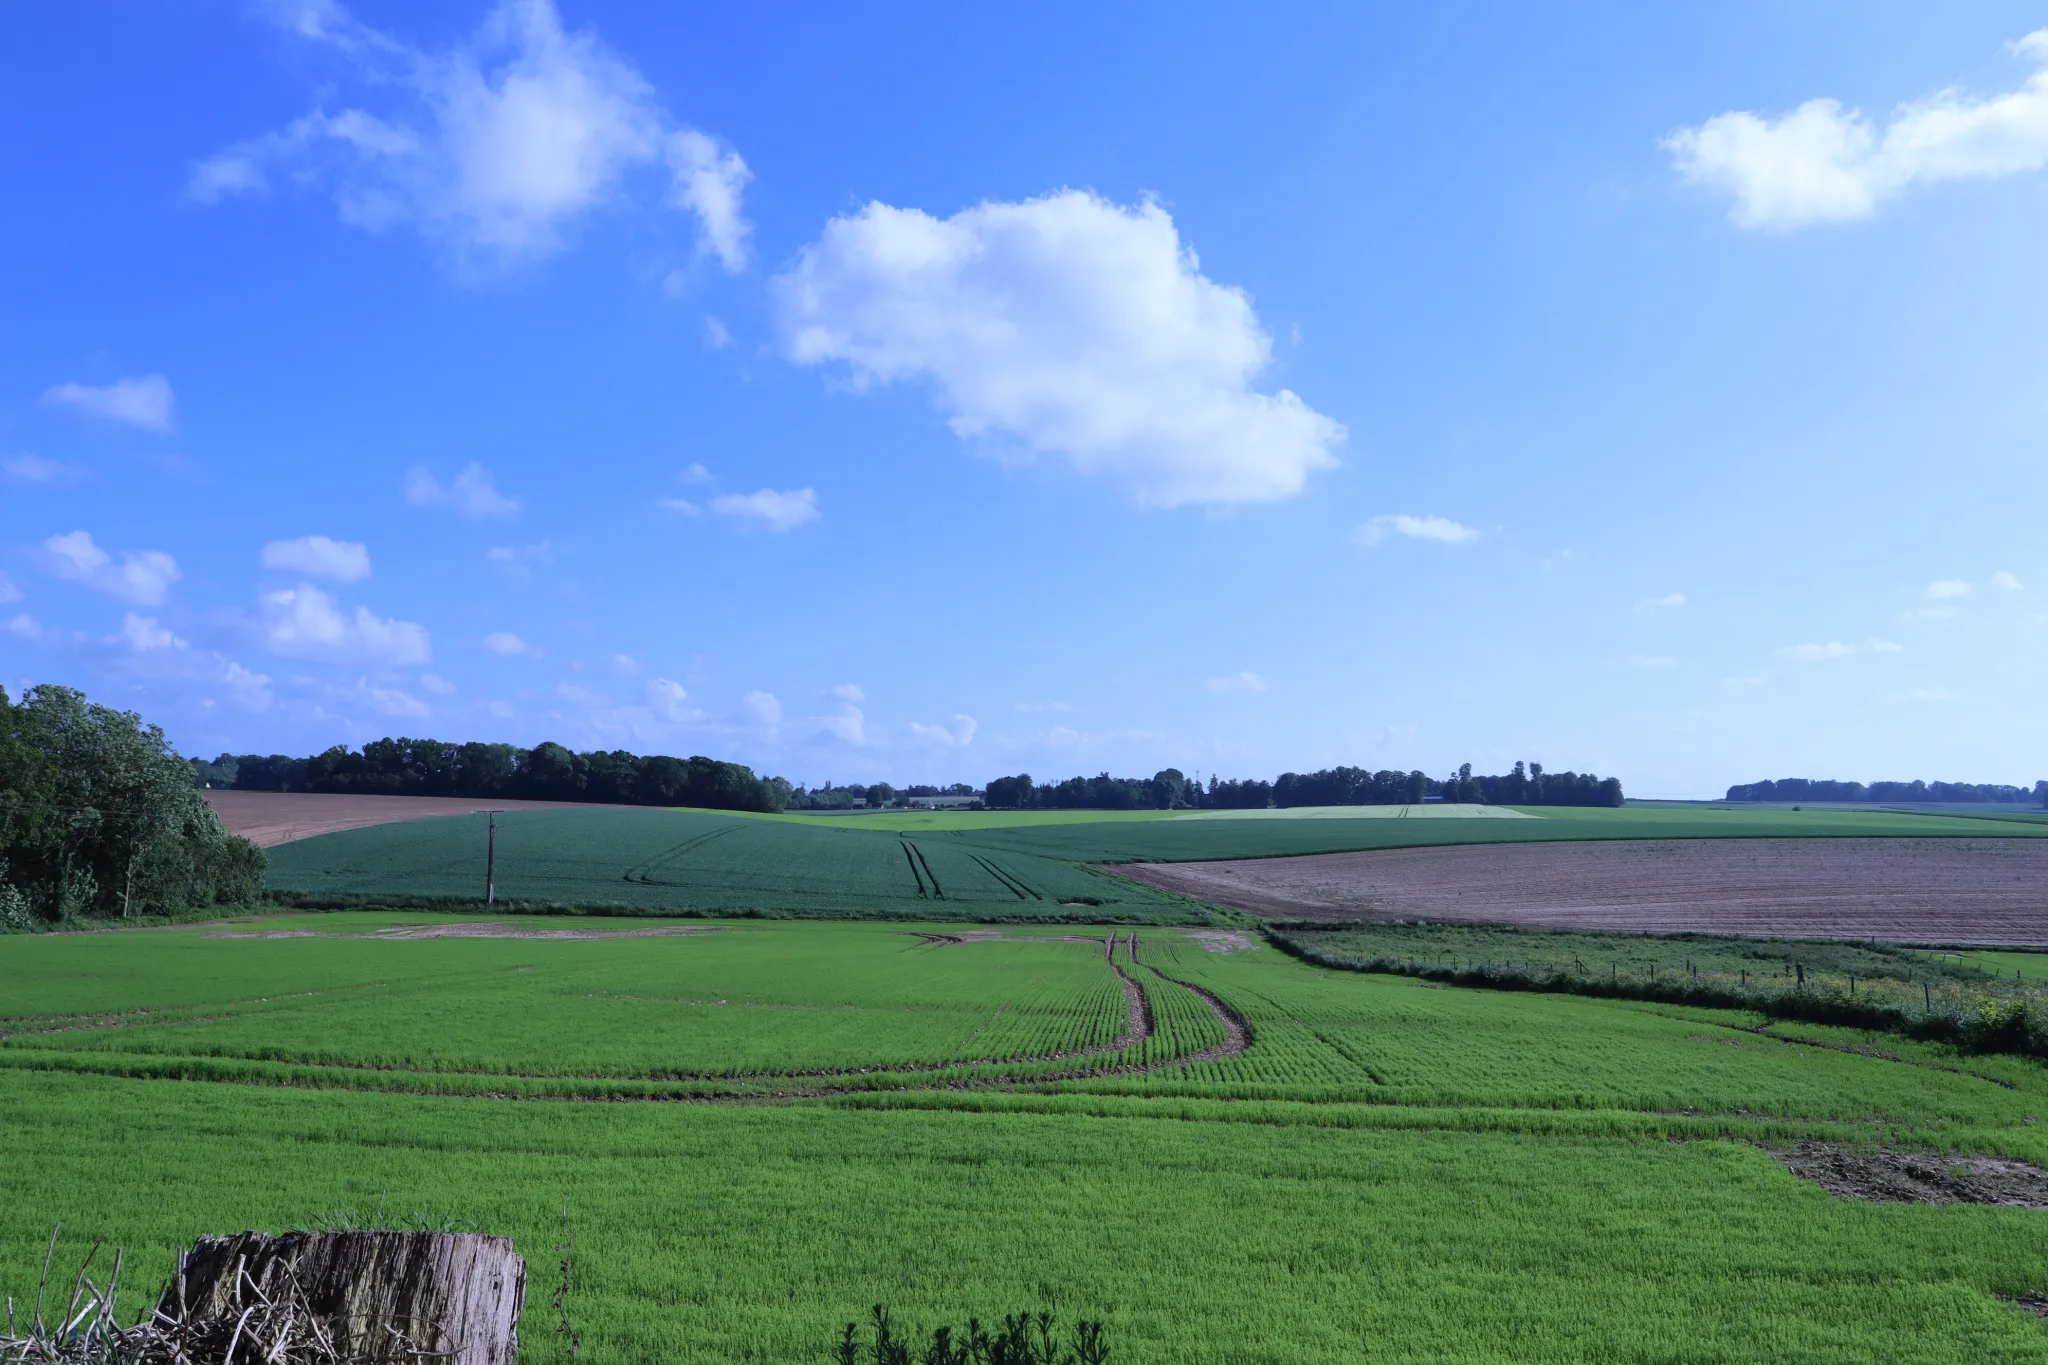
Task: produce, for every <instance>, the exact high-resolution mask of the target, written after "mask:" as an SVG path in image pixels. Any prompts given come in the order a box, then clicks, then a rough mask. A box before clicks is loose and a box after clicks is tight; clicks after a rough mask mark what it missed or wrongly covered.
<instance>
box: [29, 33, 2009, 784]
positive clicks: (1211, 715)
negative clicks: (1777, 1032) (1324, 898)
mask: <svg viewBox="0 0 2048 1365" xmlns="http://www.w3.org/2000/svg"><path fill="white" fill-rule="evenodd" d="M1423 8H1424V9H1425V10H1426V12H1418V11H1417V9H1416V7H1410V6H1400V7H1395V6H1383V7H1371V6H1287V5H1268V6H1260V7H1243V8H1237V9H1228V8H1222V7H1215V6H1188V5H1185V4H1176V5H1172V6H1168V5H1164V4H1159V5H1139V4H1132V5H1122V6H1115V7H1103V6H1100V5H1078V4H1076V5H1063V4H1050V5H1041V6H1034V7H1029V8H1028V9H1016V10H1012V11H1009V12H1002V13H998V12H994V11H993V10H991V9H989V7H976V6H958V5H928V6H916V5H883V6H868V7H860V8H858V10H849V9H847V8H845V7H828V6H808V7H806V6H788V5H771V4H761V5H748V6H724V7H679V6H671V5H652V4H626V3H595V2H591V3H583V2H578V0H563V3H561V4H560V6H559V7H558V8H557V7H553V6H550V5H548V4H544V3H540V2H539V0H515V2H514V3H507V4H504V5H500V6H497V7H495V8H494V7H492V6H490V5H489V4H487V3H460V4H458V3H415V4H411V5H403V6H401V5H396V4H383V3H376V4H372V3H364V4H360V5H355V6H352V7H348V8H344V7H342V6H341V5H338V4H328V3H319V2H318V0H293V2H292V3H285V2H284V0H278V2H276V3H257V4H240V3H208V2H207V0H175V2H167V3H160V4H134V3H128V2H127V0H120V2H119V3H116V2H115V0H76V2H75V3H71V4H67V5H62V6H39V7H30V8H28V9H25V10H22V11H20V12H19V13H16V14H14V15H13V16H11V18H10V40H9V42H8V43H7V44H5V45H4V46H0V127H5V128H6V129H7V130H8V131H7V133H6V134H5V135H4V137H0V177H4V182H5V183H6V184H7V185H8V187H9V190H10V193H9V196H8V204H9V209H10V211H9V212H8V213H7V214H6V215H5V216H4V217H0V243H4V247H5V250H4V253H0V259H4V260H5V261H6V263H7V264H6V266H5V267H4V268H0V317H4V319H5V322H6V326H4V327H0V573H4V575H5V576H4V578H0V681H4V682H5V684H6V685H7V686H8V687H9V688H10V689H13V688H16V687H18V686H20V685H23V684H25V683H29V682H43V681H49V682H63V683H67V684H71V685H74V686H79V687H82V688H84V689H85V690H87V691H88V692H89V693H90V694H92V695H93V696H95V697H97V698H100V699H103V700H106V701H110V702H115V703H118V704H121V705H124V706H131V707H133V708H135V709H138V710H140V711H142V712H143V713H145V714H146V715H147V716H149V717H151V718H152V719H156V720H158V721H160V722H161V723H162V724H163V725H164V726H165V728H166V729H167V730H168V731H169V733H170V734H171V736H172V738H173V740H174V741H175V742H176V743H177V744H178V745H179V746H180V748H181V749H182V750H184V751H185V752H188V753H197V754H203V755H211V754H213V753H215V752H218V751H220V750H223V749H226V750H233V751H238V752H239V751H247V750H257V751H265V752H268V751H286V752H300V753H303V752H308V751H312V750H316V749H320V748H324V747H326V746H328V745H330V744H333V743H337V742H350V743H359V742H361V741H363V740H365V739H369V738H375V737H377V736H379V735H383V734H390V733H399V734H416V735H417V734H431V735H434V736H438V737H442V738H447V739H472V738H475V739H502V740H512V741H517V742H521V743H532V742H535V741H538V740H540V739H556V740H559V741H562V742H564V743H569V744H572V745H575V746H577V747H594V746H602V747H614V746H617V747H626V748H632V749H636V750H639V751H643V752H650V751H658V752H673V753H698V752H701V753H708V754H713V755H716V756H720V757H728V758H733V759H738V760H740V761H744V762H748V763H752V764H754V765H755V766H756V767H758V768H760V769H762V770H764V771H768V772H774V773H780V774H783V775H785V776H788V777H790V778H792V779H794V780H798V781H802V782H807V783H817V782H820V781H823V780H826V779H832V780H836V781H872V780H876V779H883V778H886V779H889V780H892V781H895V782H898V783H902V782H906V781H940V782H945V781H954V780H970V781H980V780H983V779H986V778H988V777H991V776H995V775H997V774H1000V773H1005V772H1015V771H1019V770H1028V771H1030V772H1032V773H1033V774H1035V775H1037V776H1039V777H1041V778H1043V777H1049V776H1063V775H1068V774H1072V773H1075V772H1090V773H1092V772H1095V771H1098V770H1101V769H1104V768H1107V769H1111V770H1114V771H1116V772H1119V773H1141V774H1142V773H1150V772H1151V771H1153V770H1154V769H1156V768H1159V767H1163V766H1166V765H1169V764H1171V765H1175V766H1178V767H1181V768H1182V769H1184V770H1188V771H1200V772H1202V773H1205V774H1206V773H1210V772H1220V773H1222V774H1224V775H1225V776H1232V775H1238V776H1271V775H1273V774H1276V773H1278V772H1280V771H1283V770H1285V769H1289V768H1293V769H1305V768H1314V767H1320V766H1324V765H1326V764H1333V763H1354V764H1362V765H1365V766H1367V767H1371V768H1381V767H1394V768H1401V769H1407V768H1412V767H1421V768H1424V769H1427V770H1428V771H1430V772H1431V773H1438V774H1440V773H1442V772H1443V771H1446V770H1448V769H1449V768H1451V767H1453V766H1455V765H1456V764H1457V763H1460V762H1464V761H1470V762H1473V763H1475V764H1476V765H1478V766H1479V767H1481V768H1482V769H1488V770H1491V769H1493V768H1496V767H1500V766H1505V765H1506V764H1508V763H1511V762H1512V761H1513V760H1515V759H1516V758H1527V759H1533V760H1536V761H1539V762H1543V763H1545V764H1546V765H1548V766H1551V767H1554V768H1562V767H1574V768H1579V769H1582V770H1583V769H1588V768H1590V769H1594V770H1597V771H1599V772H1601V773H1603V774H1604V773H1615V774H1618V775H1620V776H1621V777H1622V778H1623V779H1624V780H1625V781H1626V782H1627V783H1628V785H1629V789H1630V790H1631V791H1632V792H1633V793H1636V794H1696V793H1707V792H1714V791H1717V790H1719V789H1720V788H1722V787H1724V786H1726V785H1727V784H1728V783H1730V782H1736V781H1749V780H1754V779H1756V778H1761V777H1767V776H1780V775H1789V774H1800V775H1811V776H1820V777H1844V778H1861V779H1866V780H1867V779H1871V778H1880V777H1926V778H1946V779H1960V780H1972V781H2010V782H2029V783H2031V782H2032V781H2033V780H2034V779H2035V778H2036V777H2039V776H2042V775H2044V773H2048V762H2044V760H2043V758H2042V746H2043V740H2044V738H2048V727H2044V723H2043V707H2042V706H2041V704H2040V702H2039V701H2038V699H2037V692H2038V689H2039V686H2040V684H2039V678H2040V677H2041V675H2042V673H2043V664H2044V662H2048V659H2044V641H2048V557H2044V554H2043V551H2042V549H2041V537H2040V534H2039V525H2040V519H2041V513H2042V508H2043V494H2044V492H2048V476H2044V468H2048V467H2044V462H2043V458H2042V455H2043V442H2044V438H2048V329H2044V328H2043V327H2042V326H2041V324H2040V319H2041V317H2042V316H2044V313H2048V307H2044V305H2048V288H2044V284H2048V278H2044V271H2043V270H2042V268H2041V267H2040V265H2039V263H2038V262H2039V258H2040V248H2039V241H2040V228H2041V223H2042V221H2043V216H2044V209H2048V176H2043V174H2042V173H2041V172H2042V169H2043V167H2044V166H2048V37H2030V36H2029V35H2032V34H2035V33H2036V32H2037V31H2039V30H2043V28H2044V25H2048V11H2042V10H2039V9H2028V8H2026V7H2022V6H2018V5H2010V4H2001V3H1984V4H1978V5H1972V6H1967V7H1964V6H1927V5H1903V4H1849V3H1781V4H1716V5H1700V6H1693V7H1687V8H1683V9H1681V8H1679V7H1671V6H1657V7H1642V6H1634V5H1621V4H1614V5H1585V6H1579V7H1574V9H1573V10H1572V12H1570V13H1551V14H1535V13H1532V12H1529V11H1528V10H1527V9H1526V7H1518V6H1505V5H1481V4H1472V5H1444V6H1430V7H1423Z"/></svg>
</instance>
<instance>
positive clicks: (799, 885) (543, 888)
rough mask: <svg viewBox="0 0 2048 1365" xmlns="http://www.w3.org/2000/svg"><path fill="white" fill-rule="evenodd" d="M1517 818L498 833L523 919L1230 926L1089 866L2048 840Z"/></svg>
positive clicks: (1576, 812)
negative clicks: (1386, 852)
mask: <svg viewBox="0 0 2048 1365" xmlns="http://www.w3.org/2000/svg"><path fill="white" fill-rule="evenodd" d="M1366 809H1373V808H1366ZM1381 809H1384V808H1381ZM1515 814H1517V815H1519V816H1526V817H1532V818H1512V819H1450V818H1420V819H1394V818H1370V817H1362V818H1357V819H1345V818H1328V813H1327V812H1324V813H1319V814H1318V815H1316V816H1313V817H1308V816H1304V817H1299V818H1291V817H1289V815H1288V813H1287V812H1284V811H1261V812H1253V813H1250V816H1249V818H1213V817H1212V814H1211V813H1210V812H1202V813H1200V815H1199V816H1193V817H1191V816H1187V815H1184V814H1183V815H1174V814H1170V813H1167V812H1160V811H1134V812H1085V811H1084V812H1050V811H1027V812H1004V811H990V812H982V811H961V812H952V811H941V812H916V811H883V812H877V813H875V814H873V815H848V816H836V815H835V816H792V817H784V816H763V817H748V816H735V815H727V814H719V813H714V812H706V811H676V810H622V809H617V808H592V809H589V810H549V811H527V812H520V813H517V814H511V815H503V816H500V817H499V819H498V894H499V896H500V898H501V899H503V900H508V901H510V902H512V903H514V905H515V906H520V907H526V908H548V907H553V908H564V907H567V908H578V909H609V910H614V911H618V912H625V913H640V914H659V913H663V912H669V913H682V914H693V913H695V914H702V913H721V912H722V913H728V914H731V913H769V914H792V915H810V916H830V917H853V918H859V917H866V918H894V919H902V918H933V919H974V920H981V921H991V922H992V921H1001V920H1055V921H1056V920H1070V921H1071V920H1077V919H1082V920H1092V921H1101V920H1115V921H1121V922H1127V923H1235V922H1238V921H1239V919H1240V917H1238V916H1236V915H1234V914H1233V913H1232V912H1229V911H1220V910H1214V909H1211V908H1206V907H1203V906H1200V905H1198V904H1195V903H1193V902H1190V901H1188V900H1186V899H1185V898H1183V897H1179V896H1175V895H1173V894H1171V893H1168V892H1164V891H1159V890H1155V889H1153V888H1151V887H1148V886H1144V885H1141V884H1139V883H1136V882H1133V881H1129V880H1126V879H1124V878H1121V877H1117V876H1115V875H1113V874H1110V873H1105V872H1103V871H1100V870H1098V869H1097V868H1096V867H1095V866H1094V865H1096V864H1115V863H1129V862H1151V861H1157V862H1178V861H1185V860H1189V859H1202V858H1262V857H1276V856H1283V855H1289V854H1305V853H1334V852H1350V851H1354V850H1360V849H1379V848H1412V847H1416V846H1419V845H1426V844H1477V843H1508V842H1514V843H1525V842H1539V843H1540V842H1550V841H1557V840H1582V839H1656V838H1669V839H1690V838H1757V837H1810V838H1826V837H1875V836H1885V835H1892V836H1899V835H1911V836H1919V837H1936V838H1949V837H1965V836H1967V837H2012V838H2029V837H2042V836H2048V824H2042V823H2039V822H2027V821H2018V820H2009V819H1972V818H1965V817H1957V816H1949V815H1925V814H1900V813H1894V812H1883V811H1861V812H1859V811H1842V810H1826V811H1823V810H1810V811H1795V810H1791V809H1789V808H1776V807H1772V808H1736V807H1711V806H1628V807H1623V808H1621V809H1618V810H1599V809H1583V808H1574V807H1529V808H1517V809H1516V811H1515ZM484 843H485V831H484V820H483V817H481V816H449V817H442V818H438V819H429V820H412V821H406V822H404V823H400V824H392V825H379V826H375V827H372V828H369V829H359V830H350V831H347V832H345V833H340V834H328V835H322V836H320V837H318V838H314V839H304V840H300V841H298V842H295V843H289V844H284V845H282V846H280V847H277V848H274V849H272V850H271V851H270V875H269V884H270V886H271V888H272V889H273V890H275V891H279V892H283V893H286V894H287V896H289V897H298V898H301V899H300V900H299V901H298V902H297V903H300V904H340V905H346V904H352V903H353V904H387V905H388V904H393V903H402V904H414V905H421V906H427V905H436V906H449V907H452V906H455V905H460V904H464V903H473V902H475V901H478V900H480V899H481V898H482V891H483V873H484Z"/></svg>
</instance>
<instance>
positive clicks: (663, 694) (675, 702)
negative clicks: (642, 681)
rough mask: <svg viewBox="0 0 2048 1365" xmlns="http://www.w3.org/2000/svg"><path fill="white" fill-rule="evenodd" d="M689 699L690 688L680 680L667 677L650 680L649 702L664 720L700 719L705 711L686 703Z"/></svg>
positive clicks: (656, 713)
mask: <svg viewBox="0 0 2048 1365" xmlns="http://www.w3.org/2000/svg"><path fill="white" fill-rule="evenodd" d="M689 700H690V693H689V690H688V689H686V688H685V687H684V686H683V685H682V684H681V683H679V682H672V681H670V680H669V679H667V678H653V679H650V680H649V681H648V684H647V704H648V706H650V707H652V708H653V710H654V713H655V715H657V716H659V717H660V718H661V719H663V720H666V721H672V722H678V723H680V722H682V721H689V720H696V719H698V718H699V717H700V716H701V715H702V714H703V713H702V712H700V711H696V710H694V709H692V708H691V707H689V706H688V705H686V704H685V703H687V702H688V701H689Z"/></svg>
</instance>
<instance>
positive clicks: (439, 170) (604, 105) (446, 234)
mask: <svg viewBox="0 0 2048 1365" xmlns="http://www.w3.org/2000/svg"><path fill="white" fill-rule="evenodd" d="M271 9H272V13H273V17H274V18H276V19H278V20H279V21H280V22H281V23H282V24H283V26H284V27H286V28H288V29H289V30H291V31H292V32H294V33H296V34H297V35H298V36H299V37H301V38H303V39H305V40H307V41H309V42H311V43H314V44H318V45H321V46H324V47H325V48H327V49H328V50H330V51H332V52H333V53H335V54H336V55H338V56H339V57H341V58H342V59H343V62H344V68H343V69H344V71H345V72H346V73H347V74H348V75H349V76H351V77H353V78H354V81H355V83H356V84H357V85H358V86H360V90H359V91H358V92H357V93H358V94H359V95H360V96H362V97H363V98H364V103H365V104H368V105H374V106H375V108H374V109H372V108H368V107H361V106H356V105H344V106H342V107H339V108H332V109H330V108H325V107H323V108H318V109H315V110H313V111H312V112H310V113H307V114H305V115H303V116H301V117H300V118H297V119H294V120H293V121H292V122H290V123H288V124H286V125H285V126H284V127H282V128H279V129H277V130H276V131H274V132H270V133H266V134H264V135H262V136H260V137H256V138H252V139H250V140H248V141H246V142H242V143H239V144H237V145H235V146H232V147H229V148H226V149H225V150H223V151H221V152H219V153H217V154H215V155H214V156H211V157H208V158H207V159H206V160H204V161H202V162H200V163H199V164H198V165H197V166H196V167H195V168H194V169H193V172H192V176H191V179H190V181H189V182H188V185H187V189H188V192H189V193H190V194H191V196H192V197H193V198H194V199H196V200H198V201H199V202H201V203H208V204H210V203H215V202H217V201H219V200H221V199H223V198H226V197H228V196H231V195H238V194H251V193H259V192H262V191H264V190H266V189H267V188H268V187H269V185H270V183H271V177H272V174H273V173H280V174H281V175H282V177H283V178H285V179H286V180H288V181H289V182H290V183H293V184H299V185H306V186H311V187H313V188H315V189H317V190H319V191H321V192H323V193H325V194H328V195H330V196H332V198H333V199H334V201H335V204H336V207H337V208H338V210H339V211H340V214H341V217H342V220H343V221H344V222H347V223H350V224H353V225H356V226H359V227H364V228H370V229H373V230H374V229H384V228H389V227H394V226H404V227H410V228H413V229H415V230H417V231H418V232H420V233H421V234H422V235H423V236H425V237H427V238H429V239H431V240H434V241H436V242H440V243H443V244H445V245H447V246H449V247H451V248H453V249H454V250H455V251H456V252H457V253H458V255H460V256H461V257H463V258H464V259H467V258H470V257H473V256H481V257H486V258H489V259H490V260H492V261H494V262H497V263H500V264H516V263H519V262H522V261H527V260H532V259H535V258H538V257H542V256H545V255H548V254H550V253H552V252H554V251H556V250H558V249H559V248H560V247H561V246H562V244H563V240H564V234H565V231H566V229H567V228H568V226H569V225H570V224H571V223H572V222H573V221H575V220H576V219H578V218H579V217H581V216H583V215H585V214H587V213H589V212H591V211H593V210H595V209H598V208H600V207H602V206H604V205H606V204H608V203H611V202H614V201H617V200H621V199H624V198H627V197H628V195H627V188H628V181H629V178H630V177H631V176H632V175H633V174H634V173H635V172H636V171H639V170H642V169H652V168H657V167H660V166H662V165H663V164H664V163H666V165H667V168H668V170H669V172H670V178H671V183H672V187H673V188H672V198H673V201H674V203H675V204H676V205H677V206H678V207H681V208H684V209H687V210H689V211H690V212H692V213H693V214H694V215H695V216H696V219H697V222H698V225H699V230H700V235H701V239H702V242H703V245H704V249H705V250H706V251H708V252H709V253H710V254H712V255H714V256H716V257H717V258H718V259H719V261H720V262H721V263H722V264H724V265H725V266H726V268H727V269H729V270H738V269H740V268H742V267H743V266H744V264H745V259H746V254H745V245H746V236H747V223H746V220H745V218H744V217H742V216H741V213H740V191H741V188H742V187H743V186H744V185H745V184H746V181H747V179H748V178H749V177H748V172H747V168H746V164H745V163H744V162H743V161H741V160H740V158H739V155H738V153H736V152H733V151H731V150H730V149H728V148H724V147H722V146H720V145H719V144H718V143H717V142H716V141H715V140H714V139H712V138H710V137H708V136H706V135H705V134H702V133H698V132H694V131H692V130H689V129H682V128H677V127H675V126H674V125H673V123H672V121H671V120H670V119H669V117H668V115H667V114H666V113H665V112H664V110H663V109H662V107H661V102H660V100H659V99H658V98H657V96H656V94H655V91H654V88H653V86H651V85H650V84H649V83H648V81H647V79H646V78H645V77H644V76H642V75H641V74H640V72H639V71H638V70H637V69H635V68H634V67H633V66H632V65H631V64H630V63H629V62H627V61H626V60H625V59H624V58H622V57H620V56H619V55H618V54H617V53H615V52H613V51H612V50H611V49H610V48H608V47H607V46H605V44H604V43H602V42H600V41H599V40H598V38H597V37H596V36H595V35H594V34H591V33H589V32H572V31H570V30H567V29H565V28H564V27H563V26H562V21H561V17H560V16H559V15H558V14H557V13H556V11H555V6H554V4H553V3H552V0H503V3H501V4H499V5H498V7H497V8H496V9H494V10H492V12H491V13H490V15H489V17H488V18H486V19H485V21H484V23H483V25H482V27H481V28H480V29H479V30H478V31H477V33H476V35H475V36H474V37H473V38H472V39H471V40H470V41H468V42H467V43H463V44H459V45H457V46H454V47H451V48H447V49H444V50H440V51H423V50H419V49H416V48H412V47H409V46H407V45H406V44H404V43H401V42H399V41H397V40H396V39H393V38H391V37H389V36H387V35H385V34H383V33H380V32H378V31H377V30H375V29H372V28H370V27H368V26H367V25H364V24H361V23H359V22H357V21H356V20H355V19H353V18H351V17H350V16H349V15H348V13H347V11H346V10H344V9H343V8H342V7H341V6H340V5H339V4H335V3H331V0H322V2H321V3H318V4H314V3H310V0H309V3H305V4H294V5H273V6H272V7H271ZM315 10H317V11H318V12H319V17H318V18H317V19H316V20H313V21H308V19H307V17H306V16H307V15H308V14H309V13H312V12H314V11H315ZM338 102H339V101H336V103H338Z"/></svg>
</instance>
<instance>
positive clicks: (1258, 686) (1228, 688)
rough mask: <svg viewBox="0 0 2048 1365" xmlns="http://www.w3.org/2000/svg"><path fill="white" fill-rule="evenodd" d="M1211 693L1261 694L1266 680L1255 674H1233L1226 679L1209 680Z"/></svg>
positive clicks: (1264, 688)
mask: <svg viewBox="0 0 2048 1365" xmlns="http://www.w3.org/2000/svg"><path fill="white" fill-rule="evenodd" d="M1209 690H1210V691H1211V692H1263V691H1265V690H1266V680H1265V678H1263V677H1262V676H1260V675H1259V674H1257V673H1233V674H1231V675H1230V676H1229V677H1227V678H1211V679H1209Z"/></svg>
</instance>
